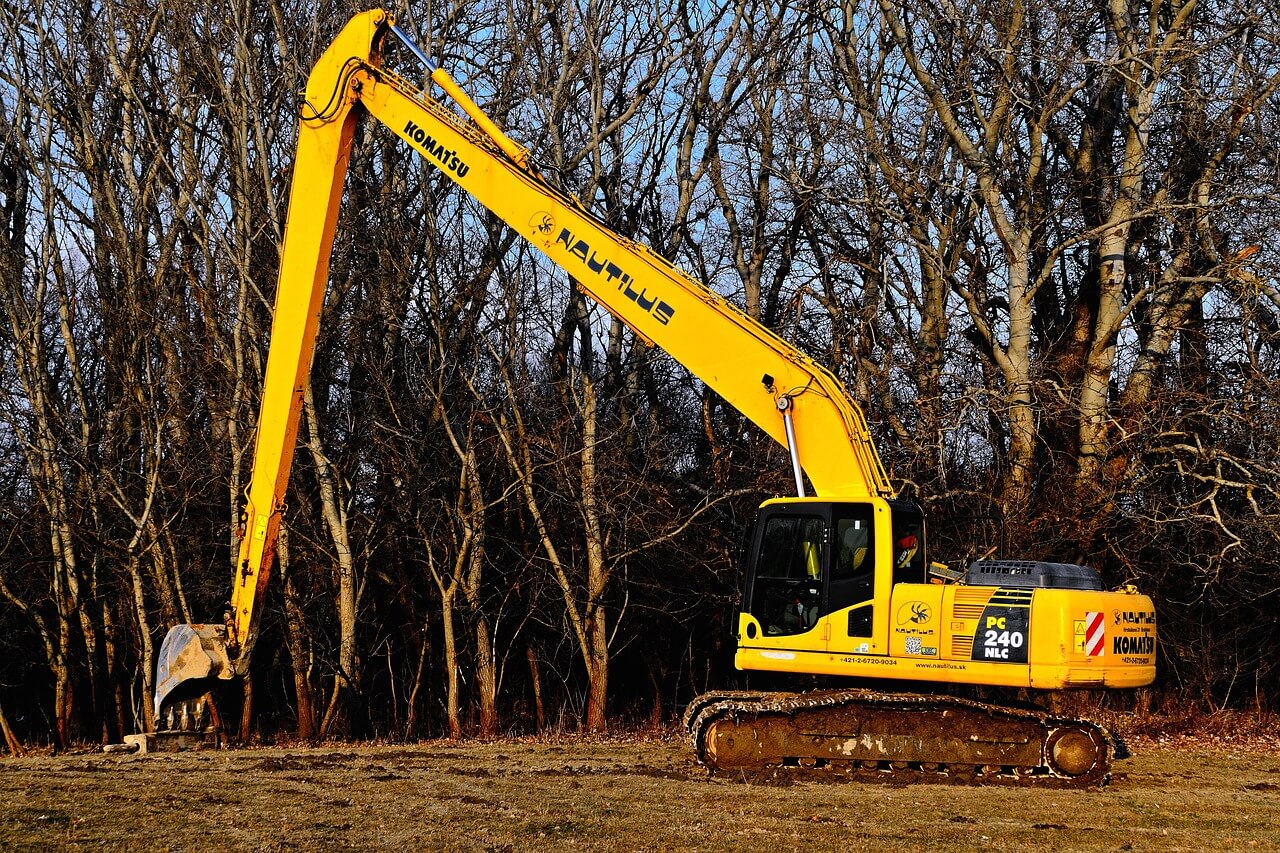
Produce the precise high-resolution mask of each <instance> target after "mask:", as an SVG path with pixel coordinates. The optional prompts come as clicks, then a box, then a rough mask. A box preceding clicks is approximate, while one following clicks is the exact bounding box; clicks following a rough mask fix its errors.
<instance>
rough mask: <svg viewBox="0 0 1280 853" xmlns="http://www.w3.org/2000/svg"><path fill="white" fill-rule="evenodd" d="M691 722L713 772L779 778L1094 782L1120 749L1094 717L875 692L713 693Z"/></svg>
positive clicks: (693, 706)
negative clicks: (1084, 718) (1089, 718)
mask: <svg viewBox="0 0 1280 853" xmlns="http://www.w3.org/2000/svg"><path fill="white" fill-rule="evenodd" d="M684 723H685V727H686V729H687V730H688V732H689V734H690V737H691V738H692V740H693V745H694V749H695V750H696V752H697V756H698V760H699V761H701V762H702V763H703V764H705V765H706V766H707V767H709V768H710V769H711V770H712V771H713V772H716V773H719V774H724V775H733V776H740V777H744V778H749V779H772V780H777V781H785V780H788V779H821V780H824V781H846V780H847V781H879V782H892V783H896V784H901V783H910V782H942V783H953V784H976V785H1024V786H1035V787H1050V788H1094V787H1101V786H1104V785H1106V784H1107V783H1108V782H1109V781H1110V779H1111V759H1112V756H1113V755H1114V753H1115V751H1116V740H1115V738H1114V737H1113V736H1112V735H1111V733H1110V732H1108V731H1107V730H1106V729H1104V728H1102V727H1101V726H1099V725H1097V724H1095V723H1092V722H1089V721H1088V720H1081V719H1074V718H1070V717H1058V716H1055V715H1053V714H1050V713H1048V712H1045V711H1038V710H1026V709H1021V708H1009V707H1006V706H1003V705H994V704H989V703H985V702H977V701H974V700H970V699H961V698H957V697H951V696H929V695H915V694H910V693H881V692H876V691H871V690H832V691H816V692H812V693H772V692H764V693H761V692H747V691H738V692H724V693H708V694H703V695H702V696H699V697H698V698H697V699H695V700H694V701H693V702H692V703H690V705H689V708H688V709H687V710H686V712H685V718H684Z"/></svg>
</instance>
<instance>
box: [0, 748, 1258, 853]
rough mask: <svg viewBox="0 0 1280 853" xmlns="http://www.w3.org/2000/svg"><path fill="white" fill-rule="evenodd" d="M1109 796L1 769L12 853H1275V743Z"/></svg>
mask: <svg viewBox="0 0 1280 853" xmlns="http://www.w3.org/2000/svg"><path fill="white" fill-rule="evenodd" d="M1116 771H1117V772H1116V774H1115V779H1114V781H1113V782H1112V784H1111V785H1110V787H1108V788H1106V789H1103V790H1093V791H1083V792H1079V791H1077V792H1068V791H1038V790H1022V789H1000V788H971V787H957V786H948V785H914V786H909V787H903V786H894V785H890V784H879V785H877V784H842V785H819V784H813V783H797V784H792V785H759V784H754V785H753V784H745V783H740V782H734V781H731V780H726V779H720V778H709V777H708V776H707V774H706V772H705V771H703V770H702V769H701V768H700V767H698V766H697V765H696V764H695V763H694V762H693V761H692V759H691V757H690V754H689V751H688V749H687V747H686V746H685V744H684V743H683V742H682V741H681V740H680V739H678V738H675V737H668V738H661V737H657V738H655V737H628V738H622V737H619V738H613V739H604V740H588V739H577V738H564V739H541V740H536V741H535V740H508V741H502V742H487V743H476V742H466V743H460V744H455V743H447V742H430V743H423V744H417V745H412V746H394V745H385V746H338V747H333V746H329V747H318V748H309V747H270V748H252V749H235V750H227V751H223V752H205V753H182V754H178V755H159V756H157V755H151V756H116V755H104V754H101V753H89V752H85V753H80V754H70V755H60V756H49V755H41V756H27V757H22V758H5V759H3V760H0V847H3V848H4V849H8V850H63V849H73V850H81V849H83V850H176V851H182V850H185V851H201V853H226V851H234V850H273V851H285V850H326V851H327V850H395V851H400V850H418V849H451V850H559V849H585V850H766V851H783V850H806V851H813V850H836V849H840V850H892V851H909V850H925V849H935V850H998V851H1014V850H1017V851H1034V850H1046V851H1047V850H1055V851H1056V850H1124V851H1143V850H1151V851H1162V853H1163V851H1176V850H1209V849H1213V850H1276V849H1280V754H1278V753H1277V752H1276V751H1275V748H1274V746H1273V745H1271V743H1270V742H1268V741H1259V740H1257V739H1252V740H1250V741H1249V742H1248V743H1247V744H1245V745H1243V746H1239V745H1238V746H1234V747H1233V746H1230V745H1216V746H1215V745H1205V744H1204V743H1203V742H1180V743H1158V742H1148V743H1141V742H1139V743H1136V744H1135V756H1134V757H1133V758H1131V759H1128V760H1126V761H1121V762H1118V763H1117V765H1116Z"/></svg>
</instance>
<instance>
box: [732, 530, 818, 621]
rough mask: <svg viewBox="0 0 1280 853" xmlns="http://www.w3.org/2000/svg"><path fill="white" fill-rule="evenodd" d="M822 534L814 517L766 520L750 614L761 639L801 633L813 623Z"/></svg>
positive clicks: (816, 615) (816, 601)
mask: <svg viewBox="0 0 1280 853" xmlns="http://www.w3.org/2000/svg"><path fill="white" fill-rule="evenodd" d="M826 530H827V528H826V523H825V522H824V521H823V520H822V519H821V518H818V517H816V516H793V515H779V516H774V517H772V518H770V519H768V520H767V521H766V522H765V528H764V531H763V533H762V534H761V538H760V553H759V557H758V559H757V561H756V574H755V579H754V581H753V583H752V592H751V609H750V612H751V615H753V616H755V617H756V619H758V620H759V621H760V624H761V626H762V627H763V628H764V633H765V634H766V635H771V636H778V635H784V634H802V633H804V632H805V631H808V630H811V629H812V628H813V627H814V625H816V624H817V622H818V617H819V616H820V615H821V612H822V563H823V559H824V556H823V553H824V546H825V544H826V542H825V540H826Z"/></svg>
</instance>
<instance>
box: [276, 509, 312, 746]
mask: <svg viewBox="0 0 1280 853" xmlns="http://www.w3.org/2000/svg"><path fill="white" fill-rule="evenodd" d="M288 530H289V525H288V524H287V523H286V522H285V521H284V520H283V519H282V520H281V521H280V528H279V533H278V534H277V539H276V571H278V572H279V573H280V579H281V581H282V582H283V584H284V612H285V620H284V622H285V642H286V643H287V644H288V646H289V666H290V668H291V669H292V670H293V693H294V699H295V702H296V703H297V709H298V710H297V713H298V738H299V739H300V740H304V741H311V740H314V739H315V736H316V702H315V691H314V690H312V689H311V655H310V653H309V650H308V643H307V635H306V623H305V620H306V613H305V612H304V610H303V607H302V604H301V602H299V600H298V590H297V588H296V587H295V586H294V584H293V574H292V572H291V567H290V565H289V534H288Z"/></svg>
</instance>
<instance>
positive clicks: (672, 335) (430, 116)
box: [155, 9, 894, 714]
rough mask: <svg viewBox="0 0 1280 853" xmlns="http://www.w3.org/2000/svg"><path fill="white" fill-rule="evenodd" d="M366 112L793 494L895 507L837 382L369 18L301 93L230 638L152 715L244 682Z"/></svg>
mask: <svg viewBox="0 0 1280 853" xmlns="http://www.w3.org/2000/svg"><path fill="white" fill-rule="evenodd" d="M389 34H395V35H396V36H397V37H399V38H401V39H403V40H404V41H405V43H406V44H407V45H408V46H409V48H410V49H411V50H412V51H413V52H414V53H415V54H416V55H417V57H418V58H419V59H421V60H422V61H423V62H424V63H426V64H427V65H428V68H429V69H430V71H431V77H430V79H431V82H433V83H435V84H436V85H437V86H438V87H439V88H440V89H441V90H442V91H443V92H444V93H445V94H447V95H448V96H449V98H450V99H451V100H452V101H453V102H454V103H455V104H456V105H457V106H458V107H460V108H461V109H462V111H463V113H464V114H465V119H464V118H462V117H459V116H458V115H457V113H455V112H454V111H452V110H450V109H448V108H447V107H446V106H445V105H444V104H442V103H441V102H439V101H437V100H435V99H433V98H432V97H431V96H430V95H429V94H428V93H427V92H425V91H423V90H422V89H421V88H419V87H418V86H416V85H415V84H413V83H411V82H409V81H408V80H406V79H405V78H403V77H401V76H399V75H397V74H395V73H393V72H392V71H390V70H388V69H386V68H384V67H383V65H382V45H383V42H384V40H385V38H386V37H387V36H388V35H389ZM363 113H368V114H370V115H372V116H373V117H374V118H376V119H377V120H378V121H379V122H381V123H382V124H384V125H386V126H387V127H388V128H390V129H391V130H392V131H393V132H394V133H395V134H396V135H398V136H399V137H400V138H402V139H403V140H404V141H405V142H407V143H408V144H409V145H411V146H412V147H413V148H414V149H415V150H416V151H417V152H418V153H419V154H421V155H422V156H423V157H425V158H426V159H427V160H428V161H429V162H431V163H432V164H433V165H435V166H436V167H437V168H438V169H439V170H440V171H441V172H443V173H444V174H445V175H446V176H448V177H449V178H450V179H451V180H453V181H454V182H455V183H457V184H458V185H459V186H460V187H461V188H462V189H464V190H466V191H467V192H468V193H469V194H470V195H472V196H473V197H474V198H475V199H476V200H477V201H479V202H480V203H481V204H482V205H484V206H485V207H486V208H488V209H489V210H490V211H492V212H493V213H494V214H496V215H497V216H499V217H500V218H502V220H503V221H505V222H506V223H507V224H508V225H509V226H510V227H512V228H513V229H515V230H516V231H517V232H519V233H520V234H521V235H522V236H523V237H525V238H526V239H527V240H528V241H529V242H530V243H532V244H533V245H534V246H535V247H537V248H538V249H539V250H541V251H542V252H543V253H545V254H546V255H547V257H548V258H550V259H551V260H552V261H554V262H555V263H556V264H557V265H558V266H560V267H561V268H562V269H564V270H565V271H566V272H568V273H569V275H571V276H572V277H573V278H574V280H575V281H576V282H577V283H578V286H579V287H580V288H581V289H582V290H583V291H584V292H586V293H587V294H589V295H590V296H591V297H592V298H593V299H594V300H595V301H596V302H598V303H599V304H600V305H601V306H603V307H604V308H605V309H606V310H608V311H609V312H610V313H611V314H613V315H614V316H616V317H617V318H618V319H619V320H621V321H622V322H623V323H625V324H626V325H627V326H628V327H629V328H630V329H632V330H633V331H634V332H635V333H636V334H637V335H638V336H639V337H640V338H641V339H643V340H644V341H645V342H646V343H649V344H651V345H657V346H659V347H661V348H662V349H663V350H665V351H666V352H667V353H668V354H670V355H671V357H672V358H674V359H675V360H676V361H678V362H680V364H682V365H684V366H685V367H686V368H688V369H689V371H690V372H692V373H693V374H694V375H695V376H696V377H698V379H700V380H701V381H702V382H704V383H706V385H707V386H708V387H710V388H711V389H712V390H714V391H715V392H716V393H718V394H719V395H720V396H721V397H723V398H724V399H725V400H727V401H728V402H729V403H730V404H732V405H733V406H734V407H735V408H736V409H738V410H739V411H740V412H742V414H743V415H745V416H746V417H748V418H750V419H751V421H752V422H754V423H755V424H756V425H757V426H759V427H760V428H761V429H762V430H764V431H765V432H766V433H768V434H769V435H770V436H772V437H773V438H774V439H775V440H776V441H778V442H779V443H780V444H782V445H783V446H786V447H788V448H789V449H790V450H791V454H792V460H793V464H794V465H795V466H796V470H795V478H796V484H797V490H798V491H800V493H801V494H803V489H804V486H803V480H802V479H801V476H800V469H803V471H804V473H805V474H807V476H808V478H809V482H810V483H812V485H813V489H814V491H815V492H816V493H817V494H818V495H820V496H823V497H827V498H831V497H836V498H861V497H868V496H876V497H886V498H887V497H892V496H893V494H894V493H893V489H892V487H891V486H890V484H889V480H888V477H887V476H886V474H885V470H884V467H883V465H882V463H881V461H880V458H879V455H878V454H877V452H876V449H875V446H874V444H873V443H872V441H871V436H870V434H869V433H868V431H867V426H866V422H865V420H864V418H863V415H862V412H861V411H860V410H859V409H858V407H857V405H856V404H854V402H853V401H852V400H850V398H849V395H848V393H847V392H846V391H845V389H844V386H843V385H842V384H841V383H840V381H839V380H838V379H836V377H835V376H833V375H832V374H831V372H830V371H828V370H827V369H826V368H824V367H823V366H822V365H820V364H818V363H817V362H815V361H813V360H812V359H811V358H809V357H808V356H807V355H805V354H804V353H802V352H800V351H799V350H798V349H796V348H795V347H794V346H792V345H791V344H789V343H787V342H786V341H784V340H783V339H782V338H780V337H778V336H777V335H775V334H774V333H773V332H771V331H769V330H768V329H767V328H765V327H764V326H763V325H761V324H760V323H759V322H757V321H755V320H754V319H752V318H750V317H749V316H747V315H746V314H745V313H743V312H742V311H740V310H738V309H737V308H736V307H734V306H733V305H732V304H730V303H729V302H728V301H727V300H725V299H724V298H723V297H721V296H720V295H719V294H717V293H715V292H713V291H712V290H710V289H708V288H707V287H706V286H704V285H703V284H702V283H700V282H698V281H695V280H694V279H693V278H691V277H690V276H689V275H687V274H686V273H684V272H683V271H681V270H680V269H678V268H676V267H675V266H673V265H672V264H671V263H670V262H669V261H667V260H666V259H665V258H663V257H662V256H660V255H658V254H657V253H655V252H653V251H652V250H650V249H649V248H648V247H646V246H644V245H642V244H640V243H637V242H635V241H633V240H630V239H628V238H626V237H624V236H622V235H620V234H618V233H616V232H614V231H612V230H611V229H610V228H608V227H607V226H606V225H605V224H604V223H603V222H601V221H600V219H598V218H597V217H595V216H593V215H592V214H591V213H590V212H589V211H587V210H586V209H585V208H584V207H583V205H582V204H581V203H579V202H578V200H577V199H575V198H573V197H571V196H569V195H566V194H565V193H564V192H562V191H560V190H558V189H557V188H555V187H553V186H551V185H550V184H549V183H547V181H546V180H545V179H544V178H543V177H542V176H541V175H540V174H539V173H538V172H537V170H536V169H535V168H534V167H533V166H532V165H531V163H530V159H529V155H528V152H527V151H526V150H525V149H524V148H523V147H521V146H520V145H519V144H518V143H516V142H514V141H513V140H511V139H510V138H509V137H508V136H507V135H506V134H504V133H503V132H502V131H501V130H500V129H499V128H498V126H497V125H496V124H495V123H494V122H493V121H492V120H491V119H490V118H489V117H488V116H486V115H485V114H484V113H483V112H482V111H481V110H480V108H479V107H477V106H476V104H475V103H474V102H473V101H472V100H471V98H470V97H468V96H467V94H466V93H465V92H463V91H462V89H461V88H460V87H459V86H458V85H457V83H455V82H454V80H453V79H452V78H451V77H450V76H449V74H448V73H447V72H446V71H445V70H444V69H442V68H439V67H436V66H435V64H434V63H431V61H430V60H429V59H428V58H427V57H426V56H425V55H423V54H422V52H421V51H420V50H418V49H417V48H416V47H414V46H413V45H412V43H411V42H409V41H408V40H407V39H405V38H404V36H403V35H402V34H401V33H400V31H399V30H398V28H396V27H395V23H394V20H393V18H392V16H391V14H390V13H388V12H386V11H384V10H380V9H379V10H372V11H369V12H364V13H362V14H359V15H356V16H355V17H354V18H352V19H351V20H350V21H349V22H348V23H347V25H346V27H344V28H343V30H342V31H341V33H339V35H338V36H337V38H336V39H334V41H333V43H332V44H331V45H330V46H329V47H328V49H327V50H325V52H324V54H323V55H322V56H321V57H320V59H319V61H317V62H316V64H315V67H314V68H313V69H312V71H311V75H310V77H309V78H308V80H307V87H306V96H305V100H304V102H303V104H302V108H301V115H300V122H299V128H298V144H297V155H296V159H295V161H294V168H293V179H292V185H291V188H290V194H289V212H288V222H287V227H286V229H285V240H284V249H283V254H282V256H281V259H280V274H279V280H278V282H277V285H276V297H275V317H274V320H273V322H272V326H271V348H270V353H269V355H268V358H267V368H266V378H265V382H264V386H263V391H262V402H261V409H260V413H259V419H258V429H257V439H256V446H255V450H254V457H253V458H254V463H253V473H252V476H251V480H250V484H249V490H248V499H247V501H246V503H245V506H244V511H243V516H242V521H243V533H242V539H241V545H240V553H239V557H238V558H237V560H236V571H235V579H234V584H233V593H232V599H231V615H230V623H229V625H228V626H226V628H225V632H226V633H225V635H224V633H223V632H224V627H223V626H215V625H201V626H192V625H180V626H177V627H176V628H174V629H173V630H172V631H171V632H170V634H169V636H167V637H166V638H165V642H164V644H163V645H162V647H161V653H160V665H159V669H158V674H157V687H156V697H155V698H156V702H155V707H156V712H157V714H159V713H160V710H161V705H162V703H163V701H164V699H165V697H166V696H167V695H168V694H169V693H170V692H171V691H172V690H173V689H174V688H176V687H177V686H178V685H179V684H181V683H182V682H184V681H187V680H192V679H201V678H210V677H214V678H231V677H233V675H244V673H245V672H246V671H247V668H248V661H249V655H250V652H251V651H252V648H253V642H254V639H255V637H256V633H257V624H258V606H259V604H260V603H261V601H262V599H263V594H264V592H265V589H266V584H267V579H268V577H269V575H270V572H271V567H272V562H273V560H274V557H275V545H276V536H277V532H278V529H279V522H280V513H281V508H282V507H283V505H284V499H285V492H286V489H287V487H288V482H289V469H290V465H291V464H292V460H293V452H294V446H295V444H296V440H297V434H298V418H299V415H300V413H301V410H302V398H303V389H304V386H305V384H306V382H307V377H308V374H309V373H310V371H311V361H312V355H313V352H314V349H315V338H316V329H317V326H318V324H319V321H320V314H321V311H322V309H323V306H324V293H325V288H326V285H327V283H328V279H329V257H330V253H331V251H332V248H333V240H334V231H335V227H336V224H337V219H338V209H339V205H340V202H341V199H342V186H343V181H344V178H345V176H346V172H347V162H348V159H349V158H350V155H351V143H352V137H353V134H354V131H355V127H356V123H357V122H358V121H359V120H360V118H361V115H362V114H363ZM224 636H225V639H224ZM197 648H198V649H199V650H200V651H198V652H196V653H195V654H189V653H186V650H188V649H190V650H192V651H196V649H197ZM224 648H225V649H226V653H224V652H223V649H224Z"/></svg>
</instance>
